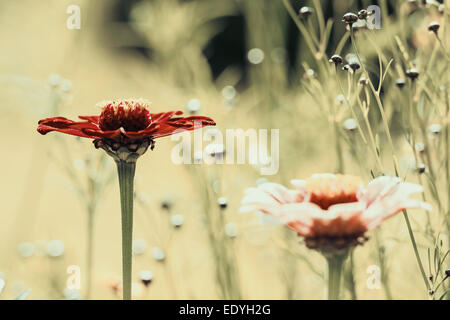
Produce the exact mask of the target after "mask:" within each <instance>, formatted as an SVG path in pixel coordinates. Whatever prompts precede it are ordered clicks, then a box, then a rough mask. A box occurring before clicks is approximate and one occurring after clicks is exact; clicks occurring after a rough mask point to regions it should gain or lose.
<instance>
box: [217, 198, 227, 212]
mask: <svg viewBox="0 0 450 320" xmlns="http://www.w3.org/2000/svg"><path fill="white" fill-rule="evenodd" d="M217 204H218V205H219V208H220V209H222V210H225V209H226V208H227V207H228V200H227V198H224V197H221V198H219V199H217Z"/></svg>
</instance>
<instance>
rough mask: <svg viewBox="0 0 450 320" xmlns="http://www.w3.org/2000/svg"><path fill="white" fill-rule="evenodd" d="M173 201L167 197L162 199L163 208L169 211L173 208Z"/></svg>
mask: <svg viewBox="0 0 450 320" xmlns="http://www.w3.org/2000/svg"><path fill="white" fill-rule="evenodd" d="M172 205H173V202H172V200H171V199H169V198H166V199H163V200H162V201H161V209H163V210H167V211H169V210H170V209H171V208H172Z"/></svg>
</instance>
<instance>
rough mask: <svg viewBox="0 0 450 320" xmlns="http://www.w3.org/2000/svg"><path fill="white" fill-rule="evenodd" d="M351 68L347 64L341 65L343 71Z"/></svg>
mask: <svg viewBox="0 0 450 320" xmlns="http://www.w3.org/2000/svg"><path fill="white" fill-rule="evenodd" d="M350 69H351V67H350V65H349V64H346V65H345V66H343V67H342V70H343V71H349V70H350Z"/></svg>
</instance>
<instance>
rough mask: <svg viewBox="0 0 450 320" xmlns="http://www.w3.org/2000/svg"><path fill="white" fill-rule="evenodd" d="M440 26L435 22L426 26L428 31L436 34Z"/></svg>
mask: <svg viewBox="0 0 450 320" xmlns="http://www.w3.org/2000/svg"><path fill="white" fill-rule="evenodd" d="M440 27H441V25H440V24H439V22H437V21H433V22H431V23H430V24H429V25H428V31H430V32H434V33H437V32H438V31H439V28H440Z"/></svg>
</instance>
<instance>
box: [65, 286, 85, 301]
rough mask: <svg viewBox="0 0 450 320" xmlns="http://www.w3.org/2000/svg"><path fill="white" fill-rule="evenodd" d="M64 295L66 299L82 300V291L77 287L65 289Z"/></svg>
mask: <svg viewBox="0 0 450 320" xmlns="http://www.w3.org/2000/svg"><path fill="white" fill-rule="evenodd" d="M64 297H65V298H66V300H81V295H80V291H79V290H77V289H70V288H66V289H64Z"/></svg>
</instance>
